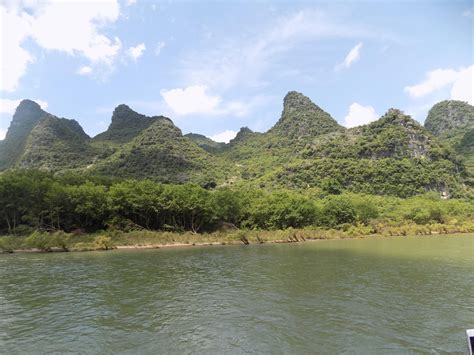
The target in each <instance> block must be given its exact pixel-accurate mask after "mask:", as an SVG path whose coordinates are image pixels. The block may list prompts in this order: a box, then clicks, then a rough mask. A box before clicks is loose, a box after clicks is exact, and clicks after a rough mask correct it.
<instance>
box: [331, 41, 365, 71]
mask: <svg viewBox="0 0 474 355" xmlns="http://www.w3.org/2000/svg"><path fill="white" fill-rule="evenodd" d="M362 45H363V43H362V42H359V43H357V44H356V45H355V46H354V47H353V48H352V49H351V50H350V51H349V53H347V55H346V58H344V61H343V62H342V63H339V64H337V65H336V66H335V67H334V70H341V69H347V68H349V67H350V66H351V65H352V64H354V63H355V62H357V61H358V60H359V59H360V50H361V48H362Z"/></svg>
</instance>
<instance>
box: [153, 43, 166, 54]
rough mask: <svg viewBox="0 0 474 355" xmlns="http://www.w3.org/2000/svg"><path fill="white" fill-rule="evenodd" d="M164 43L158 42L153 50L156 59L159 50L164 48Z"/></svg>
mask: <svg viewBox="0 0 474 355" xmlns="http://www.w3.org/2000/svg"><path fill="white" fill-rule="evenodd" d="M165 45H166V43H165V42H158V44H157V45H156V48H155V55H156V56H157V57H158V56H159V55H160V53H161V50H162V49H163V48H164V47H165Z"/></svg>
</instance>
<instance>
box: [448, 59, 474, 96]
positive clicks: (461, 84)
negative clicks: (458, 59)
mask: <svg viewBox="0 0 474 355" xmlns="http://www.w3.org/2000/svg"><path fill="white" fill-rule="evenodd" d="M450 94H451V99H453V100H460V101H466V102H468V103H470V104H471V105H474V65H471V66H470V67H469V68H466V69H464V70H461V71H460V72H459V77H458V78H457V79H456V81H455V82H454V84H453V87H452V88H451V92H450Z"/></svg>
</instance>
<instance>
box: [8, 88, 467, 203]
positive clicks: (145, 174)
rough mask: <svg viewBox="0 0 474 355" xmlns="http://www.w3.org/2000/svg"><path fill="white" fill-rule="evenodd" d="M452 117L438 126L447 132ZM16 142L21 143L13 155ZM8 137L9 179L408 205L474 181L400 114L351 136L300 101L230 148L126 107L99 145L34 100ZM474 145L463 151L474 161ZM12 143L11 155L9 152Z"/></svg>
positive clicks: (449, 151)
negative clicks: (103, 179)
mask: <svg viewBox="0 0 474 355" xmlns="http://www.w3.org/2000/svg"><path fill="white" fill-rule="evenodd" d="M440 104H441V103H440ZM456 105H458V104H456V103H455V104H454V106H456ZM466 105H467V104H466ZM435 106H436V105H435ZM451 106H452V105H451ZM456 107H457V106H456ZM463 107H464V106H463ZM467 107H468V108H469V107H471V108H472V106H470V105H468V106H467ZM463 110H464V111H465V107H464V109H463ZM435 111H436V110H435ZM451 111H452V110H451ZM464 111H463V112H464ZM430 112H431V111H430ZM451 116H452V115H451ZM451 116H448V117H447V118H442V117H441V118H439V119H438V121H439V122H441V123H440V124H441V125H442V124H443V123H442V120H443V119H446V120H449V119H451V118H450V117H451ZM435 121H436V120H435ZM458 121H461V122H464V121H465V120H457V121H456V122H458ZM468 121H469V120H468ZM428 122H429V120H428ZM469 122H471V121H469ZM463 124H464V123H463ZM428 126H429V124H428ZM14 136H20V138H22V139H20V140H19V141H20V143H21V144H17V145H16V146H17V149H18V151H16V152H15V154H11V153H10V152H12V149H13V148H12V147H13V146H14V145H13V144H11V143H10V142H11V141H12V138H11V137H14ZM7 137H8V138H7ZM7 137H6V139H5V140H4V141H2V144H1V145H0V162H1V161H2V158H3V162H4V163H3V165H0V170H5V169H8V168H27V169H28V168H39V169H44V170H50V171H57V172H60V171H63V170H72V171H76V172H77V173H81V174H96V175H107V176H116V177H122V178H150V179H153V180H156V181H159V182H165V183H184V182H195V183H198V184H200V185H202V186H208V187H212V186H218V185H221V186H223V185H229V184H251V185H256V186H260V187H263V188H269V189H274V188H278V187H279V186H286V187H292V188H308V187H317V188H322V189H324V188H326V187H327V186H329V185H331V186H332V187H331V189H330V190H331V191H333V190H334V188H333V187H334V186H339V188H341V189H345V190H349V191H356V192H367V193H375V194H391V195H398V196H402V197H403V196H410V195H414V194H418V193H422V192H423V191H428V190H435V191H439V192H443V193H446V194H449V195H454V196H457V195H463V194H466V191H467V190H469V186H470V184H471V179H472V178H471V177H470V175H469V174H470V173H469V171H466V169H465V168H464V160H463V159H464V156H465V155H463V154H464V153H463V150H460V149H457V148H456V147H457V146H455V145H452V144H451V143H450V141H449V140H447V139H445V138H443V136H441V137H440V136H437V135H433V134H432V133H431V132H430V131H429V130H427V129H426V128H425V127H424V126H422V125H420V124H419V123H418V122H417V121H415V120H413V119H412V118H411V117H410V116H408V115H405V114H404V113H403V112H402V111H400V110H397V109H389V110H388V111H387V113H386V114H384V115H383V116H382V117H380V118H379V119H378V120H376V121H374V122H371V123H369V124H367V125H363V126H359V127H354V128H350V129H347V128H345V127H342V126H341V125H339V124H338V123H337V121H336V120H335V119H334V118H332V117H331V115H330V114H329V113H327V112H325V111H324V110H323V109H322V108H321V107H320V106H318V105H316V104H314V103H313V102H312V101H311V100H310V99H309V98H308V97H306V96H304V95H303V94H300V93H297V92H295V91H290V92H289V93H288V94H287V95H286V96H285V98H284V100H283V110H282V114H281V116H280V118H279V120H278V121H277V122H276V123H275V125H274V126H273V127H272V128H270V129H269V130H268V131H266V132H264V133H259V132H253V131H252V130H250V129H249V128H247V127H242V128H241V129H240V131H239V132H238V134H237V135H236V137H235V138H234V139H232V140H231V141H230V142H229V143H227V144H224V143H218V142H214V141H212V140H211V139H210V138H208V137H205V136H203V135H199V134H196V133H188V134H186V135H183V134H182V132H181V130H180V129H179V128H178V127H176V126H175V125H174V123H173V121H172V120H171V119H169V118H167V117H164V116H151V117H150V116H145V115H142V114H140V113H137V112H135V111H134V110H132V109H131V108H130V107H129V106H127V105H125V104H122V105H118V106H117V107H116V108H115V109H114V111H113V114H112V119H111V123H110V125H109V127H108V129H107V130H106V131H105V132H102V133H100V134H98V135H96V136H95V137H93V138H90V137H89V136H87V134H86V133H85V132H84V131H83V129H82V127H81V126H80V125H79V123H77V121H74V120H67V119H64V118H58V117H56V116H54V115H51V114H49V113H47V112H46V111H44V110H42V109H41V108H40V106H39V105H37V104H36V103H34V102H33V101H31V100H24V101H22V103H20V105H19V107H18V108H17V110H16V112H15V115H14V117H13V120H12V124H11V128H9V132H8V133H7ZM469 137H470V135H466V136H465V137H464V136H463V137H461V138H460V139H458V140H457V141H456V142H458V143H459V144H464V146H465V147H467V148H465V149H467V151H468V152H469V154H470V152H471V150H470V149H471V142H470V140H469ZM5 141H6V142H7V146H9V145H10V148H8V149H5V147H4V144H3V142H5ZM456 149H457V150H456ZM469 154H467V155H466V156H469ZM468 170H469V169H468ZM400 171H402V172H403V174H402V175H403V176H399V175H400ZM394 176H397V178H393V177H394ZM336 190H337V189H336ZM469 191H470V190H469Z"/></svg>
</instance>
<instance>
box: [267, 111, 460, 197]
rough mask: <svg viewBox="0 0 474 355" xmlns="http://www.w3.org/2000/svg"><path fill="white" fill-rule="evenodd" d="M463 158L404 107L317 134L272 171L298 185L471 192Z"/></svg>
mask: <svg viewBox="0 0 474 355" xmlns="http://www.w3.org/2000/svg"><path fill="white" fill-rule="evenodd" d="M462 170H463V166H462V164H461V163H460V162H459V161H457V159H456V157H455V155H454V154H453V151H452V150H451V149H450V147H449V146H447V145H444V144H443V143H442V142H440V141H439V140H438V139H437V138H435V137H433V136H432V135H431V134H430V133H429V132H427V131H426V130H425V129H424V128H423V127H422V126H421V125H420V124H418V123H417V122H416V121H414V120H413V119H411V118H410V117H409V116H406V115H404V114H403V113H402V112H401V111H399V110H396V109H390V110H389V111H388V112H387V113H386V114H385V115H384V116H383V117H382V118H380V119H379V120H377V121H375V122H372V123H371V124H368V125H365V126H361V127H356V128H352V129H350V130H347V131H345V132H336V133H332V134H328V135H324V136H321V137H317V138H316V139H314V141H313V142H312V143H311V145H309V146H307V147H306V148H305V149H304V150H302V151H301V156H300V157H299V158H298V159H295V160H294V161H293V162H291V163H290V164H288V165H286V166H283V167H282V168H281V169H280V170H279V171H277V172H275V174H274V176H272V177H271V179H270V180H271V182H272V183H274V184H275V183H278V184H284V185H286V186H292V187H320V188H323V189H327V190H328V191H333V190H340V189H347V190H351V191H358V192H366V193H371V194H389V195H397V196H402V197H406V196H411V195H414V194H418V193H423V192H426V191H438V192H446V193H448V194H451V195H462V194H464V193H465V186H464V184H463V177H462V174H460V172H461V171H462Z"/></svg>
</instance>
